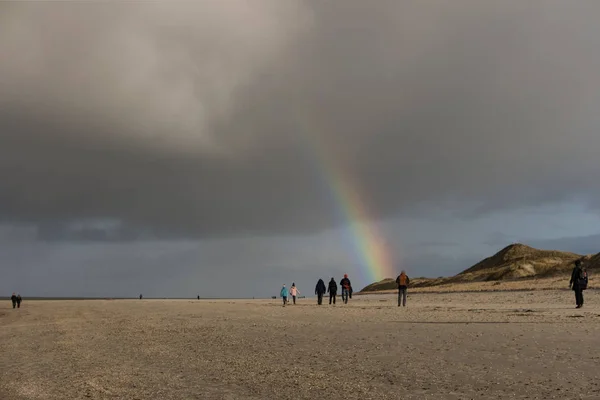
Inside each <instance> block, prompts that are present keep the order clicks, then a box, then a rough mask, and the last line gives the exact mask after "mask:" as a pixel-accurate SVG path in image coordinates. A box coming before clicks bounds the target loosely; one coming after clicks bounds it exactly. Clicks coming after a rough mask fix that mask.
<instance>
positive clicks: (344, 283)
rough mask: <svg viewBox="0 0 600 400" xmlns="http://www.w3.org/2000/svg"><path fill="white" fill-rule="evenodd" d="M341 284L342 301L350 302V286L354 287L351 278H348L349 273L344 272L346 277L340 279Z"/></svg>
mask: <svg viewBox="0 0 600 400" xmlns="http://www.w3.org/2000/svg"><path fill="white" fill-rule="evenodd" d="M340 286H341V287H342V301H343V302H344V304H348V296H349V295H350V288H351V287H352V284H351V283H350V279H348V274H344V277H343V278H342V280H341V281H340Z"/></svg>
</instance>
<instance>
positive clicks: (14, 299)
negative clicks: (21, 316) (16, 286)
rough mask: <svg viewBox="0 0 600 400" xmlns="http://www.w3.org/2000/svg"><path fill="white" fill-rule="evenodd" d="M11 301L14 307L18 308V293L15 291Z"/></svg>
mask: <svg viewBox="0 0 600 400" xmlns="http://www.w3.org/2000/svg"><path fill="white" fill-rule="evenodd" d="M10 301H12V305H13V308H16V307H17V295H16V294H14V293H13V294H12V296H10Z"/></svg>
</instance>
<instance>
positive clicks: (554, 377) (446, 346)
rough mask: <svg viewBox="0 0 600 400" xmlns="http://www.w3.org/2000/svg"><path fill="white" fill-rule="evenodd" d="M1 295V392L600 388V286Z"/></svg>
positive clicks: (421, 394)
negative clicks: (581, 301)
mask: <svg viewBox="0 0 600 400" xmlns="http://www.w3.org/2000/svg"><path fill="white" fill-rule="evenodd" d="M585 296H586V305H585V307H584V308H583V309H581V310H576V309H575V308H574V306H573V303H574V299H573V292H571V291H531V292H497V293H448V294H412V295H410V294H409V307H408V308H406V309H403V308H398V307H397V306H396V298H395V296H393V295H374V296H355V297H354V298H353V299H352V300H350V304H348V305H342V304H340V303H341V302H338V305H336V306H335V307H333V306H329V305H323V306H321V307H318V306H317V305H316V299H312V298H309V299H302V300H300V302H299V304H298V305H296V306H287V307H285V308H284V307H281V304H280V302H279V300H277V301H275V300H236V301H214V300H212V301H209V300H200V301H197V300H141V301H140V300H114V301H104V300H94V301H85V300H83V301H27V300H25V302H24V303H23V305H22V308H21V309H18V310H13V309H12V306H11V304H10V301H5V302H4V303H2V304H0V399H3V400H4V399H7V400H8V399H10V400H22V399H61V400H62V399H317V398H322V399H324V398H336V399H397V398H404V399H440V398H443V399H497V398H503V399H506V398H523V399H526V398H528V399H552V398H557V399H565V398H569V399H571V398H584V399H585V398H589V399H598V398H600V368H599V367H598V366H599V365H600V306H598V305H599V304H600V292H596V291H591V290H590V291H587V292H586V293H585Z"/></svg>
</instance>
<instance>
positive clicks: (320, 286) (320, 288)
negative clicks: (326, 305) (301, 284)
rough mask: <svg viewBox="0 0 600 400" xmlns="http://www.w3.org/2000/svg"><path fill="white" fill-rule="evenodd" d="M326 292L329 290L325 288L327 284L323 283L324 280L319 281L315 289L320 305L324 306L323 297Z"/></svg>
mask: <svg viewBox="0 0 600 400" xmlns="http://www.w3.org/2000/svg"><path fill="white" fill-rule="evenodd" d="M334 283H335V282H334ZM326 291H327V288H326V287H325V282H323V279H319V281H318V282H317V286H316V287H315V294H316V295H317V304H318V305H321V304H323V295H324V294H325V292H326Z"/></svg>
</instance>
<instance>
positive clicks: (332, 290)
mask: <svg viewBox="0 0 600 400" xmlns="http://www.w3.org/2000/svg"><path fill="white" fill-rule="evenodd" d="M337 289H338V287H337V283H335V279H334V278H331V280H330V281H329V287H328V288H327V292H328V293H329V304H331V300H333V304H335V298H336V297H337Z"/></svg>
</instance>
